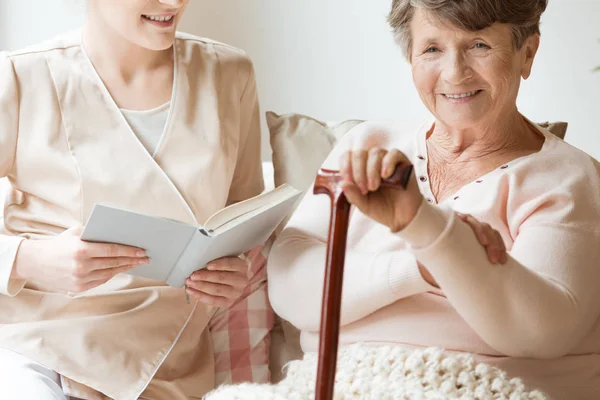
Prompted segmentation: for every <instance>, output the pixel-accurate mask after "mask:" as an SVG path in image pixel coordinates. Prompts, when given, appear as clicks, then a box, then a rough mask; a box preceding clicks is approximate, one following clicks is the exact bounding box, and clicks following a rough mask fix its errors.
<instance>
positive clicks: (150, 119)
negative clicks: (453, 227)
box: [121, 101, 171, 155]
mask: <svg viewBox="0 0 600 400" xmlns="http://www.w3.org/2000/svg"><path fill="white" fill-rule="evenodd" d="M170 106H171V102H170V101H169V102H167V103H165V104H163V105H162V106H159V107H156V108H153V109H151V110H144V111H135V110H126V109H121V112H122V113H123V116H124V117H125V119H126V120H127V123H128V124H129V126H130V127H131V130H132V131H133V133H135V134H136V135H137V137H138V139H139V140H140V142H142V144H143V145H144V147H145V148H146V150H148V153H150V154H152V155H154V152H155V151H156V148H157V146H158V143H159V142H160V138H161V136H162V134H163V131H164V130H165V125H166V123H167V117H168V116H169V107H170Z"/></svg>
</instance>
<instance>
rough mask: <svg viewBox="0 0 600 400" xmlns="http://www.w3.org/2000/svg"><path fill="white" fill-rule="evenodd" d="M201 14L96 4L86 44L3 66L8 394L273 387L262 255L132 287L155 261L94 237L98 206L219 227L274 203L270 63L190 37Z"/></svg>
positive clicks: (83, 35) (130, 398)
mask: <svg viewBox="0 0 600 400" xmlns="http://www.w3.org/2000/svg"><path fill="white" fill-rule="evenodd" d="M188 3H189V0H88V1H87V4H88V19H87V21H86V23H85V25H84V26H83V29H81V30H80V31H76V32H73V33H69V34H66V35H62V36H60V37H57V38H53V39H50V40H48V41H46V42H44V43H42V44H39V45H35V46H32V47H30V48H27V49H22V50H19V51H14V52H10V53H0V177H8V179H9V181H10V183H11V190H10V193H9V196H8V198H7V202H6V206H5V210H4V217H5V218H4V223H3V224H2V221H0V225H2V226H1V227H2V228H5V229H2V231H3V232H2V233H3V234H1V235H0V399H3V400H15V399H19V400H20V399H32V400H33V399H35V400H46V399H54V400H59V399H63V400H66V399H68V398H78V399H85V400H97V399H106V398H112V399H117V400H137V399H138V398H144V399H151V400H160V399H168V400H181V399H185V400H187V399H190V398H201V397H202V396H203V395H204V394H205V393H206V392H207V391H209V390H211V389H212V388H213V387H214V385H215V383H219V382H231V381H234V382H236V381H237V382H239V381H247V380H254V381H261V382H266V381H268V380H269V371H268V351H267V348H268V347H267V345H268V332H269V330H270V327H271V325H272V319H273V318H272V314H270V307H269V306H268V303H267V299H266V297H267V290H266V267H265V263H264V257H261V256H260V254H259V252H258V250H257V249H255V250H254V251H252V252H251V253H250V254H248V257H243V259H242V258H238V257H229V258H225V259H221V260H216V261H214V262H213V263H211V264H209V266H208V268H207V269H205V270H201V271H197V272H196V273H194V274H192V275H191V277H190V279H188V281H187V284H186V286H187V288H186V289H183V288H173V287H169V286H166V284H165V283H164V282H159V281H153V280H149V279H143V278H140V277H137V276H133V275H128V274H123V272H127V271H129V270H131V269H132V268H133V267H135V266H138V265H141V264H146V263H148V257H147V256H150V257H152V256H153V254H151V253H149V254H146V252H145V251H144V249H136V248H131V247H127V246H120V245H115V244H98V243H88V242H84V241H82V240H81V239H80V233H81V225H84V224H85V223H86V220H87V218H88V216H89V215H90V213H91V211H92V208H93V206H94V204H95V203H109V204H112V205H114V206H116V207H119V208H124V209H129V210H133V211H137V212H142V213H147V214H152V215H155V216H160V217H163V218H168V219H172V220H177V221H184V222H187V223H189V224H202V223H204V221H206V219H207V218H208V217H209V216H210V215H212V214H213V213H214V212H216V211H218V210H220V209H221V208H223V207H224V206H226V205H228V204H232V203H234V202H238V201H241V200H245V199H248V198H250V197H253V196H255V195H257V194H260V193H261V192H262V190H263V186H264V184H263V178H262V167H261V160H260V118H259V106H258V96H257V88H256V82H255V77H254V69H253V66H252V62H251V61H250V59H249V58H248V56H247V55H246V54H245V53H244V52H243V51H241V50H239V49H236V48H233V47H231V46H228V45H226V44H223V43H217V42H214V41H212V40H209V39H204V38H198V37H194V36H191V35H187V34H184V33H179V32H177V26H178V23H179V21H180V20H181V18H182V16H183V14H184V11H185V9H186V7H187V5H188ZM199 267H200V266H199ZM186 292H187V295H188V296H189V298H188V299H186Z"/></svg>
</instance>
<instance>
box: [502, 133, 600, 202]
mask: <svg viewBox="0 0 600 400" xmlns="http://www.w3.org/2000/svg"><path fill="white" fill-rule="evenodd" d="M546 141H547V142H546V143H545V144H544V147H543V148H542V150H541V151H539V152H538V153H535V154H532V155H531V156H528V157H525V158H524V159H523V160H522V162H518V161H517V162H516V163H515V168H514V173H515V174H518V175H521V176H522V178H523V180H522V182H523V184H524V186H527V185H525V184H526V183H527V182H532V181H535V182H536V185H535V186H537V187H539V183H544V186H546V187H553V186H557V187H563V188H571V189H570V190H573V191H575V189H577V190H576V191H577V192H579V191H580V192H581V193H586V195H589V196H592V197H594V198H595V201H596V202H598V200H600V162H599V161H598V160H596V159H595V158H594V157H592V156H591V155H589V154H587V153H586V152H584V151H583V150H581V149H578V148H576V147H574V146H573V145H571V144H569V143H567V142H565V141H564V140H562V139H560V138H557V137H553V136H547V138H546ZM598 203H599V204H600V202H598Z"/></svg>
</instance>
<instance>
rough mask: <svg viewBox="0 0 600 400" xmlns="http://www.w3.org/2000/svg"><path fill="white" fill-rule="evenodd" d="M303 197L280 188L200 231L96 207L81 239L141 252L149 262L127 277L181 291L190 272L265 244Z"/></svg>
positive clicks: (230, 210) (223, 213) (225, 211)
mask: <svg viewBox="0 0 600 400" xmlns="http://www.w3.org/2000/svg"><path fill="white" fill-rule="evenodd" d="M301 194H302V192H301V191H299V190H297V189H295V188H294V187H292V186H290V185H287V184H284V185H281V186H279V187H278V188H276V189H274V190H272V191H270V192H266V193H263V194H261V195H259V196H256V197H253V198H251V199H248V200H245V201H242V202H239V203H236V204H233V205H231V206H229V207H226V208H224V209H222V210H221V211H219V212H217V213H216V214H214V215H213V216H211V217H210V218H209V219H208V221H206V223H205V224H204V226H194V225H188V224H185V223H182V222H177V221H172V220H168V219H164V218H158V217H153V216H149V215H144V214H139V213H135V212H131V211H127V210H122V209H118V208H114V207H109V206H106V205H102V204H96V205H94V209H93V210H92V213H91V215H90V217H89V219H88V221H87V223H86V226H85V228H84V231H83V234H82V236H81V239H82V240H85V241H90V242H102V243H119V244H124V245H128V246H135V247H139V248H142V249H145V250H146V252H147V254H148V257H150V263H149V264H145V265H140V266H139V267H135V268H133V269H131V270H129V271H128V272H127V273H128V274H131V275H136V276H141V277H144V278H150V279H154V280H159V281H164V282H166V283H167V284H168V285H169V286H173V287H183V286H184V284H185V280H186V279H187V278H188V277H189V276H190V275H191V274H192V273H193V272H194V271H197V270H199V269H202V268H204V267H205V266H206V264H208V263H209V262H211V261H213V260H215V259H218V258H221V257H229V256H232V257H235V256H238V255H240V254H242V253H244V252H246V251H248V250H251V249H252V248H254V247H256V246H258V245H260V244H263V243H264V242H266V241H267V239H268V238H269V236H270V235H271V234H272V233H273V232H274V231H275V229H276V228H277V226H278V225H279V224H280V223H281V222H282V221H283V219H284V218H285V217H286V216H287V215H288V213H290V212H291V210H292V208H293V206H294V204H295V203H296V202H297V200H298V199H299V198H300V196H301Z"/></svg>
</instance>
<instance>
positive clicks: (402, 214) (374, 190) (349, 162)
mask: <svg viewBox="0 0 600 400" xmlns="http://www.w3.org/2000/svg"><path fill="white" fill-rule="evenodd" d="M409 162H410V161H409V160H408V158H407V157H406V156H405V155H404V154H402V153H401V152H400V151H399V150H397V149H392V150H389V151H388V150H386V149H382V148H379V147H370V148H363V149H356V150H353V151H347V152H345V153H343V154H342V156H341V159H340V174H341V176H342V179H343V182H342V189H343V191H344V194H345V195H346V198H347V199H348V202H349V203H350V204H352V205H354V206H356V207H357V208H358V209H359V210H360V211H361V212H362V213H363V214H365V215H366V216H368V217H369V218H371V219H373V220H374V221H377V222H379V223H380V224H383V225H385V226H387V227H389V228H390V230H391V231H392V232H398V231H400V230H402V229H404V227H406V226H407V225H408V224H409V223H410V221H412V219H413V218H414V216H415V215H416V214H417V211H418V210H419V207H420V205H421V202H422V201H423V196H422V195H421V192H420V191H419V188H418V186H417V183H416V180H415V176H414V174H412V175H411V177H410V181H409V183H408V186H407V188H406V190H401V189H393V188H385V187H382V186H381V182H382V179H387V178H389V177H390V176H392V174H393V173H394V170H395V169H396V166H398V165H399V164H401V163H409Z"/></svg>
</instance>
